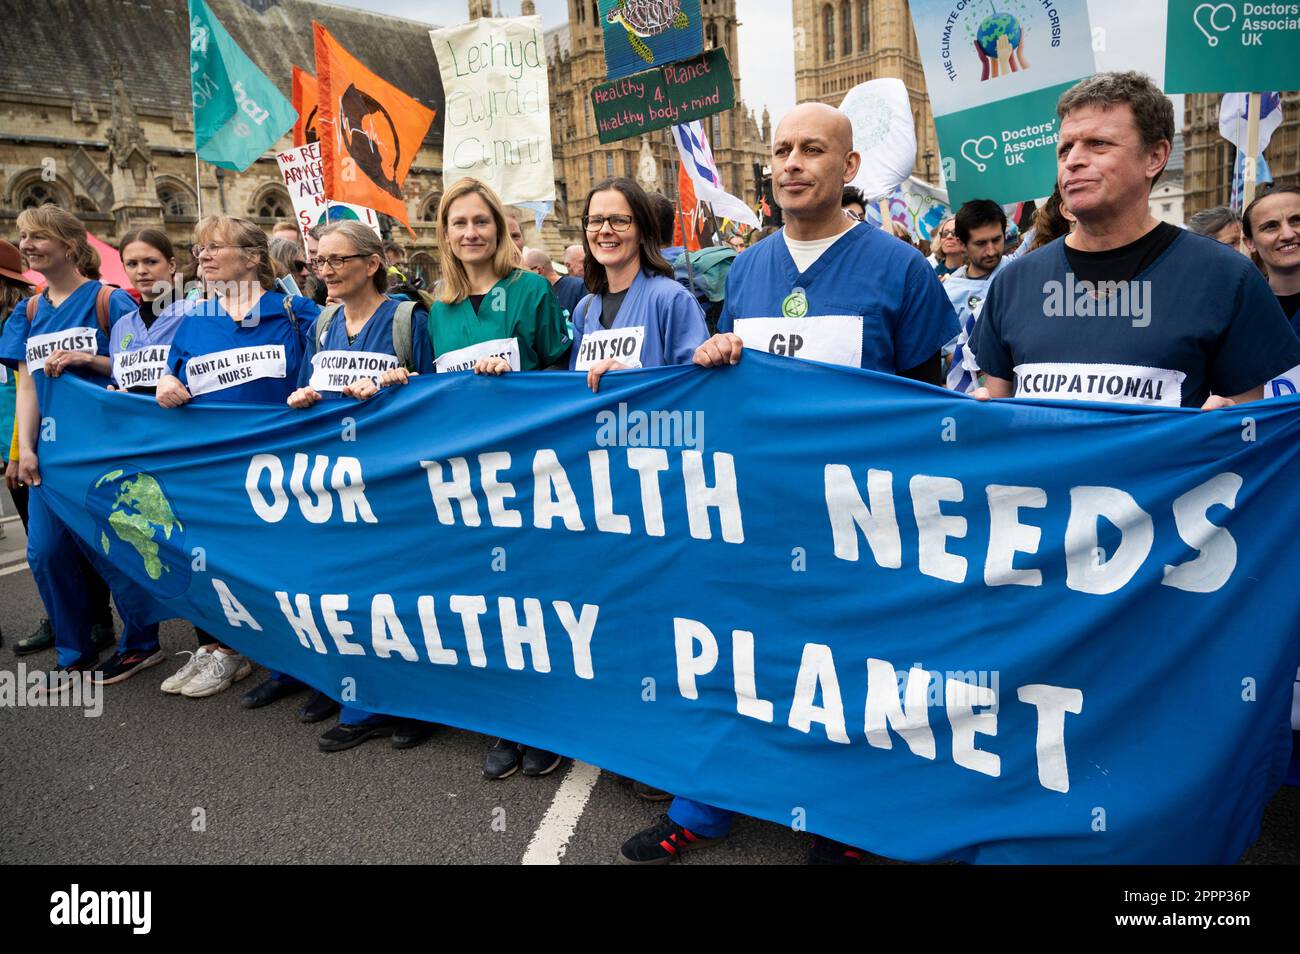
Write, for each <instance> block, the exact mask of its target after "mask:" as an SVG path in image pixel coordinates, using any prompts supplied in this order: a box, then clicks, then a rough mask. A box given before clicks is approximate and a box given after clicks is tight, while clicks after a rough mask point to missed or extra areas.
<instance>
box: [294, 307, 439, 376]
mask: <svg viewBox="0 0 1300 954" xmlns="http://www.w3.org/2000/svg"><path fill="white" fill-rule="evenodd" d="M401 304H402V302H401V301H399V300H397V299H393V298H390V299H388V300H387V301H385V302H384V303H383V304H381V305H380V306H379V307H378V308H377V309H375V313H374V314H373V315H371V316H370V317H369V318H368V319H366V323H365V324H364V325H362V326H361V330H360V331H359V332H358V333H357V335H356V337H355V338H353V339H352V340H351V341H349V340H348V323H347V315H346V313H345V311H344V308H343V307H342V306H339V309H338V311H336V312H335V313H334V318H333V319H332V320H331V321H330V326H329V330H328V331H327V332H326V336H327V337H326V339H325V340H324V341H321V338H320V335H319V333H318V332H317V330H316V328H315V325H314V324H313V327H312V334H311V336H310V338H309V339H308V341H307V352H306V354H305V355H304V357H303V362H302V369H301V371H300V372H299V374H298V386H299V387H307V386H308V384H309V383H310V382H311V379H312V375H313V372H315V371H316V370H317V366H319V369H320V371H321V372H322V374H323V375H324V378H323V379H322V378H321V377H318V378H317V383H319V384H326V385H330V386H329V387H321V388H317V390H318V391H319V392H320V395H321V397H324V398H339V397H342V396H343V392H342V387H341V385H342V384H343V383H344V380H343V379H345V378H347V379H351V378H352V377H354V376H355V375H357V374H362V375H364V376H365V377H370V378H378V377H379V375H380V374H382V373H383V372H384V371H385V370H386V369H387V367H389V366H395V361H394V362H386V363H382V366H381V363H380V362H379V360H378V359H379V358H380V356H383V357H395V355H396V354H397V351H396V348H395V347H394V346H393V321H394V320H395V319H396V317H397V308H398V306H399V305H401ZM317 355H320V357H321V360H320V361H319V362H316V363H315V364H313V358H315V357H316V356H317ZM407 370H408V371H415V372H417V373H419V374H433V345H432V344H431V343H430V341H429V312H428V311H427V310H426V309H425V308H424V307H423V306H420V305H417V306H416V307H415V310H414V311H413V312H412V314H411V366H410V367H409V368H407ZM349 383H350V382H349ZM334 385H339V387H338V388H337V389H336V388H335V387H334Z"/></svg>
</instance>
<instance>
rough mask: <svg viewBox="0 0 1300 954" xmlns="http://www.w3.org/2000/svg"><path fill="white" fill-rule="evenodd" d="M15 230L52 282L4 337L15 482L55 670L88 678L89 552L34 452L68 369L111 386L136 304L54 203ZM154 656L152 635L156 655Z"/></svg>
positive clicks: (0, 351)
mask: <svg viewBox="0 0 1300 954" xmlns="http://www.w3.org/2000/svg"><path fill="white" fill-rule="evenodd" d="M18 234H19V242H18V247H19V250H20V251H21V252H22V254H23V256H24V257H25V258H26V259H27V263H28V265H30V266H31V267H32V268H34V269H35V270H36V271H38V272H40V273H41V275H42V276H43V277H44V278H45V281H46V287H45V290H44V291H43V292H41V294H39V295H37V296H35V297H33V298H29V299H27V301H26V302H25V303H24V304H22V305H20V306H19V307H17V308H15V309H14V311H13V313H12V314H11V315H10V316H9V320H8V321H7V322H6V323H5V327H4V332H3V335H0V362H3V363H4V364H5V365H7V366H8V367H9V368H10V369H12V370H17V371H21V372H23V373H22V375H21V376H20V377H19V381H18V399H17V408H16V417H17V420H18V458H19V459H18V475H17V479H18V481H19V482H20V483H22V484H25V485H26V486H27V487H28V488H30V490H29V496H28V523H27V535H28V536H27V561H28V563H29V564H30V565H31V568H32V575H33V576H34V577H35V578H36V586H37V589H38V590H39V591H40V594H41V600H42V602H43V603H44V604H45V611H46V613H48V614H49V620H50V629H51V631H52V633H53V642H54V646H55V650H56V653H57V657H58V668H59V669H61V670H64V671H65V672H68V673H71V674H74V678H83V677H84V675H85V674H87V673H90V672H92V671H93V670H94V669H95V664H96V662H97V659H98V655H99V648H98V647H97V645H96V642H95V640H94V638H93V637H92V633H91V628H92V625H93V620H92V613H93V610H92V605H93V604H92V601H91V598H90V597H89V596H88V593H87V585H86V580H85V579H83V572H79V568H80V567H81V566H82V564H83V561H84V556H83V553H82V550H81V548H80V546H79V545H78V544H77V542H76V538H75V537H74V535H73V534H72V531H70V530H69V529H68V528H67V526H66V525H65V524H64V523H63V521H62V520H60V519H59V518H58V517H57V516H56V515H55V514H54V511H53V510H52V509H50V507H49V506H48V505H47V503H46V501H45V497H44V492H43V489H42V487H41V469H40V459H39V457H38V454H37V447H38V443H37V437H38V433H39V430H40V420H41V407H42V406H43V405H45V404H46V403H47V400H48V398H47V395H48V393H49V389H50V388H51V387H53V379H54V378H56V377H58V376H59V375H61V374H63V373H65V372H69V373H72V374H76V375H78V376H80V377H83V378H85V379H87V380H89V381H92V382H94V383H96V384H98V385H100V386H101V387H103V386H107V385H108V383H109V378H108V371H109V359H108V336H109V331H110V329H111V327H112V325H113V324H114V323H115V322H116V321H117V320H118V319H119V318H121V317H122V316H123V315H126V314H129V313H130V312H132V311H135V309H136V304H135V300H134V299H132V298H131V296H130V295H128V294H127V293H126V292H124V291H119V290H115V289H113V288H110V287H108V286H106V285H102V284H101V283H100V282H99V281H98V278H99V253H98V252H96V251H95V250H94V248H92V247H91V245H90V240H89V236H88V235H87V234H86V228H85V226H83V225H82V224H81V222H80V221H79V220H78V219H77V218H76V216H74V215H72V214H71V213H69V212H65V211H64V210H63V209H60V208H58V207H57V206H54V205H43V206H40V207H39V208H36V209H26V210H24V211H23V212H22V213H21V214H20V215H19V216H18ZM92 574H93V571H92ZM100 585H101V586H102V584H100ZM118 609H119V610H120V611H123V612H124V620H125V621H126V622H127V624H128V625H127V629H126V631H125V632H123V635H122V639H123V644H124V645H123V648H124V649H125V648H137V647H134V646H128V645H127V644H129V643H133V641H135V640H136V639H137V637H139V636H140V632H139V631H138V630H137V629H136V628H135V627H134V626H133V625H132V621H131V620H130V619H128V618H127V617H129V616H130V607H126V606H119V607H118ZM111 634H112V630H111V628H110V630H109V635H110V637H111ZM145 641H146V642H147V641H148V637H147V633H146V635H145ZM140 648H147V647H140ZM157 652H158V651H157V642H156V631H155V634H154V646H153V652H152V654H153V655H157ZM158 659H161V656H160V655H159V656H158ZM154 661H155V662H156V661H158V660H154ZM71 685H72V679H71V678H59V679H55V678H54V677H53V676H52V677H51V678H50V681H49V682H48V683H47V685H46V687H45V688H46V690H47V691H62V690H64V689H67V688H69V687H70V686H71Z"/></svg>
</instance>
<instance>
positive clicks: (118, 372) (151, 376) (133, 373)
mask: <svg viewBox="0 0 1300 954" xmlns="http://www.w3.org/2000/svg"><path fill="white" fill-rule="evenodd" d="M171 351H172V348H171V345H146V346H145V347H143V348H137V349H136V350H134V351H119V352H118V353H117V354H115V355H114V356H113V380H114V381H116V382H117V386H118V387H119V388H121V389H122V390H123V391H125V390H127V389H128V388H156V387H157V386H158V382H159V381H161V380H162V379H163V375H165V374H168V373H169V371H168V370H167V359H168V357H169V356H170V355H171Z"/></svg>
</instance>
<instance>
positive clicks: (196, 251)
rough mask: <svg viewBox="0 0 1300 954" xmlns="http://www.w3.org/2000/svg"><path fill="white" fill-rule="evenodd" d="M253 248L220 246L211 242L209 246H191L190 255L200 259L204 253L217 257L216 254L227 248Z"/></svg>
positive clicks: (246, 247)
mask: <svg viewBox="0 0 1300 954" xmlns="http://www.w3.org/2000/svg"><path fill="white" fill-rule="evenodd" d="M253 247H254V246H252V245H220V244H218V243H216V242H210V243H208V244H207V245H191V246H190V254H191V255H193V256H194V257H195V258H198V257H199V256H200V255H202V254H203V253H204V252H208V253H210V254H212V255H216V254H217V253H218V252H220V251H221V250H222V249H226V248H244V249H248V248H253Z"/></svg>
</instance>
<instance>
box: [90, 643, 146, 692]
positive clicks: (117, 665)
mask: <svg viewBox="0 0 1300 954" xmlns="http://www.w3.org/2000/svg"><path fill="white" fill-rule="evenodd" d="M162 661H163V654H162V650H161V649H156V648H155V649H147V650H145V651H143V652H129V653H114V654H113V655H112V656H111V657H109V660H108V662H106V663H104V665H102V666H99V667H97V668H96V669H95V673H94V675H92V676H91V677H90V681H91V682H93V683H95V685H97V686H111V685H113V684H114V683H116V682H123V681H125V680H127V679H130V678H131V677H132V676H134V675H135V674H136V673H138V672H139V671H140V670H141V669H148V668H149V667H150V666H156V665H158V664H159V663H160V662H162Z"/></svg>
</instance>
